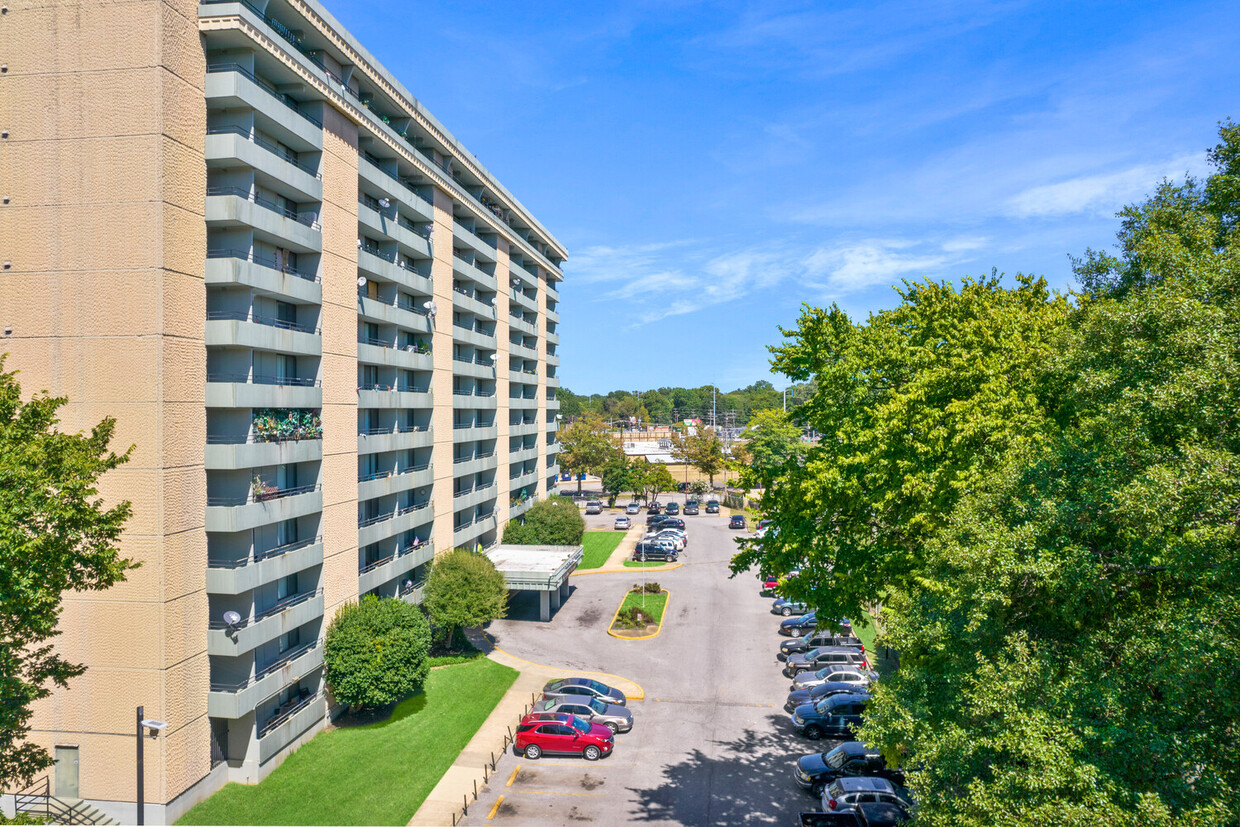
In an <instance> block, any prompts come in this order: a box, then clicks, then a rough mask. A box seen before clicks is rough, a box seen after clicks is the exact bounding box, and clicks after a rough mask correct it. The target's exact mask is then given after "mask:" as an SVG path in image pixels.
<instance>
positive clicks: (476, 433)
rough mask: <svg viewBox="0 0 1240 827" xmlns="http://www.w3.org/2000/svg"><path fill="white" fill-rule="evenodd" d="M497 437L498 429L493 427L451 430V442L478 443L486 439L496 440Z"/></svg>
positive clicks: (476, 426)
mask: <svg viewBox="0 0 1240 827" xmlns="http://www.w3.org/2000/svg"><path fill="white" fill-rule="evenodd" d="M498 436H499V428H497V427H496V426H494V425H469V426H467V427H464V428H453V429H452V441H453V442H456V443H461V442H478V441H481V440H487V439H496V438H497V437H498Z"/></svg>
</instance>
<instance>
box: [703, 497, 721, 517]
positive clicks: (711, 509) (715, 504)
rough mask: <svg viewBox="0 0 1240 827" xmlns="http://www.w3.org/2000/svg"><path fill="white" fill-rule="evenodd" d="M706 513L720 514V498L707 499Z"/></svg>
mask: <svg viewBox="0 0 1240 827" xmlns="http://www.w3.org/2000/svg"><path fill="white" fill-rule="evenodd" d="M706 513H707V514H718V513H719V501H718V500H707V501H706Z"/></svg>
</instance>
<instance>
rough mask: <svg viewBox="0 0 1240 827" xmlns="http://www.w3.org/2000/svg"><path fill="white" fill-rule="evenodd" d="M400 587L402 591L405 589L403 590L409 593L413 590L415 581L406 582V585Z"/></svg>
mask: <svg viewBox="0 0 1240 827" xmlns="http://www.w3.org/2000/svg"><path fill="white" fill-rule="evenodd" d="M400 587H401V589H403V590H405V591H408V590H409V589H412V588H413V581H412V580H406V581H405V582H404V583H401V584H400Z"/></svg>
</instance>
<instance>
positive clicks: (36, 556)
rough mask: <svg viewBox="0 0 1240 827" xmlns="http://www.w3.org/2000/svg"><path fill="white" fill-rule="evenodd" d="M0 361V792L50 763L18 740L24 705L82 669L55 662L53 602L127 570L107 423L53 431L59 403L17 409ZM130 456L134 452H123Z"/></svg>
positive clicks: (57, 606) (24, 729) (13, 385)
mask: <svg viewBox="0 0 1240 827" xmlns="http://www.w3.org/2000/svg"><path fill="white" fill-rule="evenodd" d="M4 360H5V357H4V355H0V789H9V788H12V787H13V786H15V785H24V784H26V783H28V782H29V781H30V779H31V778H32V777H33V776H34V775H35V774H37V773H39V772H41V771H42V770H45V769H47V768H48V767H49V766H51V763H52V759H51V757H50V756H49V755H48V754H47V751H46V750H44V749H43V748H42V747H39V746H37V745H35V744H31V743H29V742H27V741H26V740H25V738H26V735H27V733H29V731H30V718H31V714H32V712H31V705H32V704H33V703H34V702H35V701H37V700H39V699H41V698H46V697H47V696H48V695H50V694H51V686H52V685H54V686H59V687H61V688H65V687H67V686H68V682H69V679H70V678H74V677H77V676H78V675H81V674H82V673H83V672H85V671H86V667H85V666H83V665H82V664H78V663H73V662H72V661H69V660H66V659H65V658H64V657H63V656H61V655H60V654H58V653H57V652H56V651H55V650H54V648H53V646H52V645H51V643H49V641H51V640H52V638H54V637H55V636H56V635H57V634H59V632H58V630H57V629H56V624H57V621H58V619H59V618H60V612H61V597H62V595H63V594H64V593H65V592H69V591H85V590H100V589H106V588H108V587H109V586H112V585H113V584H115V583H117V582H119V581H121V580H123V579H124V576H125V572H126V571H127V570H128V569H130V568H132V567H133V563H132V561H130V560H126V559H123V558H122V557H121V556H120V553H119V551H118V546H117V543H118V539H119V537H120V534H121V530H122V528H123V527H124V524H125V520H126V519H128V517H129V515H130V511H131V509H130V505H129V503H128V502H122V503H118V504H116V505H113V506H112V507H110V508H108V507H105V505H104V503H103V501H102V500H101V499H100V498H99V496H98V481H99V477H100V476H101V475H102V474H104V473H106V472H107V471H110V470H112V469H114V468H116V467H117V466H119V465H121V464H122V463H124V462H125V461H126V460H128V458H129V452H128V451H127V452H126V453H124V454H115V453H113V452H111V451H110V450H109V449H108V444H109V443H110V442H111V440H112V432H113V429H114V427H115V421H114V420H113V419H111V418H108V419H105V420H103V421H102V422H101V423H99V424H98V425H97V426H95V427H94V428H93V429H92V430H91V432H90V433H89V434H82V433H78V434H66V433H61V432H60V431H59V430H58V429H57V426H58V425H59V422H60V420H59V416H58V411H59V409H60V408H61V406H63V405H64V404H65V403H66V401H67V400H65V399H63V398H53V397H48V396H46V395H41V394H36V395H34V396H33V397H32V398H31V399H30V401H29V402H25V403H23V402H22V398H21V386H20V384H19V383H18V380H17V375H16V373H15V372H4V370H3V367H4ZM130 450H132V448H131V449H130Z"/></svg>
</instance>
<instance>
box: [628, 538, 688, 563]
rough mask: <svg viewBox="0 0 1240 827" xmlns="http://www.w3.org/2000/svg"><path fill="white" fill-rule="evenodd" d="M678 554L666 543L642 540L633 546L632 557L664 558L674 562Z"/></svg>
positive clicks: (637, 558) (638, 558) (646, 558)
mask: <svg viewBox="0 0 1240 827" xmlns="http://www.w3.org/2000/svg"><path fill="white" fill-rule="evenodd" d="M678 556H679V555H678V554H677V552H676V549H674V548H672V547H671V546H670V544H668V543H661V542H657V541H653V540H652V541H646V540H642V541H641V542H639V543H638V544H637V545H636V546H635V547H634V548H633V559H634V560H638V561H642V562H644V561H646V560H666V561H668V562H669V563H674V562H676V559H677V557H678Z"/></svg>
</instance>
